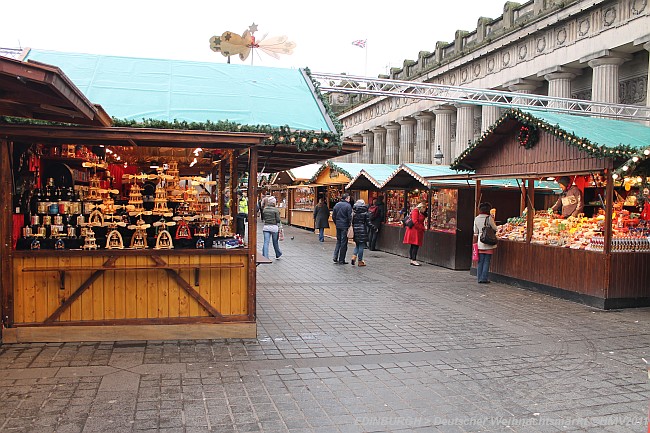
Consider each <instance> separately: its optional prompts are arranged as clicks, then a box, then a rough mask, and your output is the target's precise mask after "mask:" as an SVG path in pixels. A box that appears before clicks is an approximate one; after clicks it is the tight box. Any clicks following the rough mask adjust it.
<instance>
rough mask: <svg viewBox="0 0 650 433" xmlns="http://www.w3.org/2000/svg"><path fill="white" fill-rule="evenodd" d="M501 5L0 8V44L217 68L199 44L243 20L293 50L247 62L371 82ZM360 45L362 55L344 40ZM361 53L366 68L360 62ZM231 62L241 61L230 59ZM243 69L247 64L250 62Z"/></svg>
mask: <svg viewBox="0 0 650 433" xmlns="http://www.w3.org/2000/svg"><path fill="white" fill-rule="evenodd" d="M504 4H505V0H457V1H448V0H445V1H441V0H428V1H426V0H425V1H403V0H402V1H401V0H393V1H381V2H378V1H376V0H375V1H366V0H326V1H317V2H316V1H310V0H301V1H281V0H276V1H273V0H268V1H258V0H248V1H223V0H213V1H210V2H208V1H197V0H185V1H178V0H176V1H173V2H153V1H142V0H140V1H139V0H130V1H124V0H112V1H110V2H96V1H89V0H83V1H80V0H73V1H65V0H60V1H52V0H48V1H43V0H31V1H30V0H23V1H4V2H3V4H2V7H1V10H2V12H1V13H2V18H0V47H3V48H18V47H22V48H25V47H31V48H39V49H47V50H56V51H70V52H81V53H92V54H108V55H120V56H132V57H152V58H165V59H183V60H195V61H208V62H212V61H214V62H220V63H224V62H226V58H225V57H223V56H222V55H221V54H220V53H215V52H213V51H211V50H210V46H209V45H210V44H209V39H210V37H211V36H214V35H221V34H222V33H223V32H224V31H232V32H234V33H238V34H242V33H243V32H244V30H246V29H247V28H248V27H249V26H250V25H251V24H252V23H255V24H257V25H258V31H257V32H256V33H255V36H256V37H257V38H258V39H260V38H262V36H264V35H265V34H267V33H268V37H271V36H279V35H286V36H288V37H289V39H290V40H292V41H294V42H295V43H296V45H297V46H296V48H295V50H294V53H293V54H292V55H290V56H283V58H282V59H281V60H276V59H274V58H272V57H269V56H267V55H266V54H264V53H261V52H259V51H258V52H257V53H254V54H253V56H252V57H253V64H254V65H261V66H272V67H283V68H300V67H309V68H310V69H311V70H312V71H314V72H331V73H343V72H345V73H348V74H354V75H368V76H372V77H375V76H377V75H378V74H385V73H387V68H388V67H401V66H402V64H403V61H404V59H411V60H416V59H417V56H418V52H419V51H430V52H433V51H434V50H435V43H436V41H448V42H449V41H452V40H453V38H454V32H455V31H456V30H458V29H460V30H468V31H473V30H474V29H475V28H476V23H477V21H478V18H479V17H481V16H484V17H489V18H496V17H498V16H500V15H501V13H502V11H503V5H504ZM357 39H367V41H368V44H367V48H366V49H362V48H358V47H356V46H354V45H352V41H354V40H357ZM366 55H367V61H366ZM232 63H242V62H241V61H240V60H239V59H238V58H233V59H232ZM244 63H245V64H250V63H251V58H249V59H247V60H246V62H244Z"/></svg>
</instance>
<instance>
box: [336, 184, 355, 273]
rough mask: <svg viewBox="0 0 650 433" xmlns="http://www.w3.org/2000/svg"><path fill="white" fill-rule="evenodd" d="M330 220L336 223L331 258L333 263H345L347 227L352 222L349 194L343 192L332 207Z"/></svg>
mask: <svg viewBox="0 0 650 433" xmlns="http://www.w3.org/2000/svg"><path fill="white" fill-rule="evenodd" d="M332 221H334V224H335V225H336V247H335V248H334V256H333V257H332V259H333V260H334V263H335V264H340V265H345V264H347V263H348V262H346V261H345V255H346V254H347V252H348V228H350V225H351V224H352V205H351V204H350V194H347V193H346V194H343V196H342V197H341V201H339V202H338V203H336V205H334V209H332Z"/></svg>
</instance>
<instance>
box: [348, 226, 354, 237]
mask: <svg viewBox="0 0 650 433" xmlns="http://www.w3.org/2000/svg"><path fill="white" fill-rule="evenodd" d="M352 238H354V229H353V228H352V226H350V227H348V239H352Z"/></svg>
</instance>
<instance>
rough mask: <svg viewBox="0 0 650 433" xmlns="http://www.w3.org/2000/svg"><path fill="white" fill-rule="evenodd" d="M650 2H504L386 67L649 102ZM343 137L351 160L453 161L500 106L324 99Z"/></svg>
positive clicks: (436, 79) (414, 76)
mask: <svg viewBox="0 0 650 433" xmlns="http://www.w3.org/2000/svg"><path fill="white" fill-rule="evenodd" d="M649 51H650V6H648V0H565V1H557V0H531V1H529V2H527V3H524V4H522V5H520V4H518V3H513V2H507V3H506V4H505V5H504V8H503V15H502V16H500V17H498V18H495V19H490V18H479V19H478V23H477V27H476V29H475V30H473V31H471V32H469V31H462V30H458V31H456V34H455V36H454V40H453V41H452V42H436V43H435V51H434V52H428V51H420V53H419V55H418V59H417V60H405V61H404V64H403V67H402V68H392V69H391V71H390V76H380V77H381V78H390V79H395V80H413V81H421V82H428V83H437V84H446V85H453V86H467V87H473V88H482V89H494V90H506V91H511V92H517V93H534V94H539V95H548V96H555V97H562V98H575V99H585V100H592V101H600V102H608V103H623V104H639V105H646V104H649V105H650V97H649V96H648V94H649V91H648V69H649V68H648V52H649ZM330 102H331V105H332V106H333V107H334V108H335V110H337V112H338V113H339V119H340V120H341V122H342V123H343V126H344V137H345V139H346V140H350V141H359V142H364V143H365V147H364V150H363V151H362V152H359V153H358V154H353V155H347V156H345V157H341V158H338V159H340V160H341V161H348V162H368V163H387V164H396V163H405V162H416V163H433V162H434V159H433V156H434V155H435V154H436V153H437V152H442V155H443V161H442V163H443V164H449V163H450V162H451V161H453V160H454V158H455V157H456V156H457V155H459V154H460V153H461V152H462V151H463V150H464V149H465V148H466V147H467V144H468V142H470V141H472V140H474V139H475V138H477V137H478V136H480V134H481V133H482V132H483V131H484V130H486V128H488V127H489V126H490V125H491V124H493V123H494V122H495V121H496V120H497V119H498V117H499V115H500V109H499V108H498V107H493V106H479V105H464V104H458V105H450V104H440V103H436V102H435V101H430V100H415V99H406V98H395V97H367V96H363V95H350V94H343V93H331V94H330Z"/></svg>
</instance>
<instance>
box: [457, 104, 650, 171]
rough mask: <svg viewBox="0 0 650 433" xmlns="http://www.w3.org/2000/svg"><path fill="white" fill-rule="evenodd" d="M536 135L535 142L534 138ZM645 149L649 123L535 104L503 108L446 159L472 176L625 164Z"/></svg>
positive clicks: (649, 147) (649, 148)
mask: <svg viewBox="0 0 650 433" xmlns="http://www.w3.org/2000/svg"><path fill="white" fill-rule="evenodd" d="M538 141H539V144H538ZM649 155H650V127H647V126H645V125H642V124H639V123H634V122H629V121H623V120H612V119H606V118H598V117H583V116H575V115H570V114H561V113H551V112H546V111H540V110H514V109H513V110H508V111H507V112H505V113H504V115H503V116H502V117H501V118H500V119H499V120H497V122H496V123H495V124H494V125H492V126H491V127H490V128H489V129H488V130H487V131H486V132H485V133H484V134H483V135H482V136H481V137H480V138H479V139H478V140H476V141H475V142H474V143H473V144H472V145H471V146H470V147H469V148H467V149H466V150H465V151H464V152H463V153H462V154H461V155H460V156H459V157H458V158H457V159H456V160H455V161H454V162H453V163H452V165H451V167H452V168H455V169H467V170H475V171H476V176H502V177H503V175H505V174H510V175H518V176H519V175H525V174H526V173H528V174H531V175H533V176H535V177H537V176H540V175H544V174H563V173H573V172H589V171H590V170H593V169H594V168H599V167H600V168H607V166H608V165H609V166H611V167H612V168H613V169H618V170H623V167H626V169H625V170H629V169H631V168H633V167H634V165H636V164H640V163H642V162H643V161H644V160H646V159H648V156H649Z"/></svg>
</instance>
